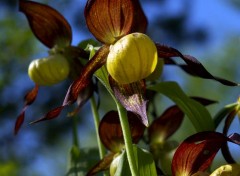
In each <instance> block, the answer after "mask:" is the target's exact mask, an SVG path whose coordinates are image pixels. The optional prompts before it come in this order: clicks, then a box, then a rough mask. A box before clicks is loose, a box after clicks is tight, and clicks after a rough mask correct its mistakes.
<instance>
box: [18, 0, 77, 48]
mask: <svg viewBox="0 0 240 176" xmlns="http://www.w3.org/2000/svg"><path fill="white" fill-rule="evenodd" d="M19 10H20V11H21V12H23V13H24V14H25V15H26V16H27V19H28V22H29V24H30V27H31V29H32V32H33V33H34V35H35V36H36V37H37V38H38V39H39V40H40V41H41V42H42V43H43V44H44V45H46V46H47V47H48V48H52V47H53V46H54V45H60V46H68V45H69V44H70V43H71V41H72V30H71V26H70V25H69V24H68V22H67V20H66V19H65V18H64V17H63V16H62V15H61V14H60V13H59V12H57V11H56V10H55V9H53V8H51V7H49V6H47V5H44V4H41V3H37V2H32V1H26V0H20V1H19Z"/></svg>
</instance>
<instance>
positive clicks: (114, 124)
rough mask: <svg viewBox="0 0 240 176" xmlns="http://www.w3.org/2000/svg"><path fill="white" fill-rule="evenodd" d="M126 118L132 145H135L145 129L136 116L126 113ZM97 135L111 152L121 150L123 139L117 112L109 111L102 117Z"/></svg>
mask: <svg viewBox="0 0 240 176" xmlns="http://www.w3.org/2000/svg"><path fill="white" fill-rule="evenodd" d="M127 116H128V122H129V126H130V130H131V134H132V140H133V143H137V142H138V141H139V140H140V138H141V137H142V135H143V132H144V129H145V127H144V125H143V124H142V123H141V122H140V121H139V119H138V117H137V115H136V114H134V113H132V112H130V111H128V113H127ZM99 135H100V139H101V141H102V143H103V144H104V146H105V147H106V148H107V149H108V150H110V151H111V152H113V153H117V152H120V151H121V150H122V149H123V147H124V139H123V133H122V128H121V124H120V120H119V116H118V112H117V111H110V112H108V113H107V114H106V115H105V116H104V117H103V119H102V120H101V122H100V125H99Z"/></svg>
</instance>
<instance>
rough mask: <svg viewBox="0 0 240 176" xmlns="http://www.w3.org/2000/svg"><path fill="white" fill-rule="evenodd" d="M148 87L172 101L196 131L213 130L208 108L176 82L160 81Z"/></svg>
mask: <svg viewBox="0 0 240 176" xmlns="http://www.w3.org/2000/svg"><path fill="white" fill-rule="evenodd" d="M148 89H150V90H154V91H156V92H159V93H162V94H164V95H165V96H167V97H168V98H170V99H171V100H172V101H174V102H175V103H176V104H177V105H178V107H179V108H180V109H181V110H182V111H183V112H184V113H185V114H186V115H187V117H188V118H189V119H190V121H191V122H192V124H193V126H194V127H195V129H196V131H197V132H200V131H209V130H214V123H213V120H212V117H211V115H210V113H209V112H208V110H207V109H206V108H205V107H204V106H203V105H201V104H200V103H198V102H197V101H195V100H193V99H191V98H189V97H188V96H187V95H186V94H185V93H184V92H183V90H182V89H181V88H180V86H179V85H178V84H177V83H176V82H161V83H158V84H156V85H154V86H151V87H148Z"/></svg>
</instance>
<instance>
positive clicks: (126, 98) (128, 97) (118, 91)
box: [109, 76, 148, 126]
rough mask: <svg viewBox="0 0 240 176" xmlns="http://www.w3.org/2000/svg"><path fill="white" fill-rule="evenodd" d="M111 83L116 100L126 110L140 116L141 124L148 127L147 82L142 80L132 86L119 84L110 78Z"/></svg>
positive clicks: (131, 84)
mask: <svg viewBox="0 0 240 176" xmlns="http://www.w3.org/2000/svg"><path fill="white" fill-rule="evenodd" d="M109 83H110V85H111V88H112V90H113V92H114V94H115V96H116V98H117V99H118V100H119V101H120V102H121V104H122V105H123V106H124V107H125V109H127V110H128V111H131V112H133V113H136V114H138V115H139V118H140V120H141V122H142V123H143V124H144V125H145V126H148V118H147V101H146V100H145V92H146V91H145V90H146V86H145V81H144V80H141V81H138V82H134V83H130V84H119V83H117V82H116V81H115V80H114V79H113V78H112V77H111V76H109Z"/></svg>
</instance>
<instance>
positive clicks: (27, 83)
mask: <svg viewBox="0 0 240 176" xmlns="http://www.w3.org/2000/svg"><path fill="white" fill-rule="evenodd" d="M38 2H42V3H45V4H48V5H50V6H52V7H54V8H56V9H57V10H58V11H60V12H61V13H62V14H63V15H64V16H65V17H66V19H67V20H68V21H69V23H70V24H71V26H72V29H73V35H74V40H73V44H74V45H77V44H78V43H79V42H80V41H81V40H83V39H88V38H91V37H92V36H91V34H90V33H89V32H88V31H87V27H86V24H85V20H84V16H83V9H84V5H85V3H86V1H80V0H71V1H68V0H61V1H56V0H41V1H40V0H39V1H38ZM141 3H142V6H143V9H144V11H145V13H146V15H147V17H148V19H149V27H148V32H147V33H148V34H149V35H150V36H151V37H152V39H153V40H155V41H158V42H159V43H163V44H167V45H170V46H172V47H175V48H177V49H179V50H180V51H182V52H183V53H185V54H190V55H193V56H195V57H196V58H198V59H199V60H200V61H201V62H202V63H203V65H204V66H205V67H206V68H207V69H208V70H209V71H210V72H211V73H212V74H214V75H217V76H221V77H224V78H227V79H229V80H233V81H238V82H240V79H239V75H240V72H239V67H240V62H239V59H240V49H239V46H240V38H239V37H240V26H239V25H240V24H238V23H239V22H238V21H237V20H236V19H239V18H240V1H239V0H231V1H226V0H225V1H224V0H222V1H217V0H214V1H211V2H209V1H206V0H205V1H201V0H198V1H191V0H170V1H166V0H151V1H148V0H141ZM209 3H210V4H209ZM0 48H1V52H0V97H1V101H0V117H1V118H0V175H1V176H10V175H11V176H40V175H41V176H50V175H51V176H52V175H64V174H63V173H66V170H67V162H68V159H67V158H68V153H69V151H70V147H71V145H72V130H71V129H72V119H70V118H65V116H66V113H67V112H65V113H63V115H61V117H59V118H58V119H56V120H53V121H48V122H43V123H40V124H37V125H28V123H29V122H30V121H32V120H35V119H37V118H39V117H41V116H42V115H43V114H44V113H46V112H47V111H48V110H50V109H51V107H55V106H57V105H60V104H61V102H62V100H63V98H64V95H65V93H66V90H67V88H68V86H69V84H70V82H68V81H66V82H64V83H61V84H58V85H56V86H53V87H41V88H40V91H39V97H38V99H37V100H36V102H35V103H34V105H33V106H31V108H29V109H28V110H27V113H26V123H25V124H24V125H23V128H22V129H21V131H20V133H19V134H18V135H17V136H14V135H13V128H14V123H15V119H16V117H17V115H18V114H19V112H20V111H21V108H22V106H23V103H24V102H23V97H24V95H25V93H26V92H27V91H28V90H30V89H31V88H32V87H33V86H34V84H33V83H32V82H31V80H30V79H29V78H28V75H27V68H28V64H29V63H30V61H31V60H33V59H36V58H39V57H44V56H47V48H45V47H44V46H43V45H42V44H41V43H40V42H38V41H37V40H36V38H35V37H34V36H33V34H32V32H31V31H30V28H29V25H28V23H27V20H26V18H25V16H24V15H23V14H21V13H19V12H18V6H17V1H15V0H1V1H0ZM161 79H162V80H164V81H165V80H174V81H177V82H178V83H179V84H180V85H181V86H182V88H183V89H184V90H185V92H186V93H187V94H188V95H192V96H193V95H194V96H202V97H205V98H210V99H213V100H217V101H219V103H218V104H216V105H212V106H211V107H210V108H209V110H210V112H211V114H212V115H214V114H216V112H217V111H218V110H219V109H220V108H221V107H223V106H225V105H227V104H229V103H233V102H235V101H236V100H237V98H238V95H239V91H238V89H239V88H232V87H225V86H223V85H220V84H219V83H216V82H213V81H210V80H202V79H198V78H194V77H190V76H188V75H186V73H184V72H182V71H181V70H180V69H179V68H176V67H174V66H166V67H165V68H164V73H163V75H162V77H161ZM100 89H101V87H100ZM101 91H102V89H101ZM100 99H101V100H103V99H104V101H103V102H101V104H100V114H101V115H103V114H104V113H105V112H106V111H107V110H111V109H113V108H115V107H113V106H112V105H111V103H109V101H111V100H110V97H109V96H108V95H107V94H106V92H104V91H103V92H102V93H101V94H100ZM155 101H156V102H157V104H158V106H159V107H157V108H158V115H160V114H161V113H162V112H163V111H164V109H165V108H166V107H167V106H168V105H170V104H172V102H170V101H169V100H167V99H165V98H164V97H162V96H159V97H158V98H157V99H156V100H155ZM159 102H160V103H159ZM68 110H71V108H69V109H68ZM78 122H79V125H78V132H79V141H80V142H79V143H80V147H81V148H87V147H89V146H91V147H95V146H96V145H97V144H96V142H95V141H96V137H95V135H94V125H93V120H92V118H91V111H90V106H89V104H86V105H84V107H83V108H82V109H81V111H80V113H79V114H78ZM235 124H236V126H235V127H234V128H233V129H234V130H233V132H239V123H235ZM182 128H183V129H186V130H180V131H179V133H178V134H177V135H175V138H178V139H184V138H185V137H186V136H189V135H190V134H191V133H193V132H194V130H193V129H192V128H191V124H190V123H189V122H188V121H187V119H186V120H185V123H184V124H183V127H182ZM219 131H221V128H219ZM233 151H235V150H234V149H233Z"/></svg>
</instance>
